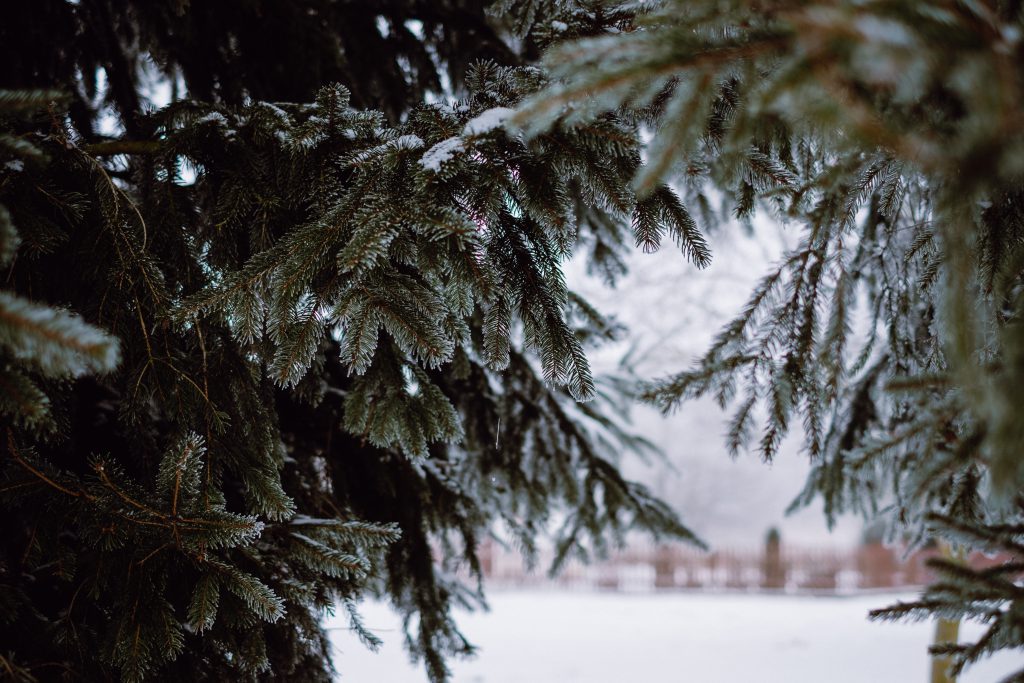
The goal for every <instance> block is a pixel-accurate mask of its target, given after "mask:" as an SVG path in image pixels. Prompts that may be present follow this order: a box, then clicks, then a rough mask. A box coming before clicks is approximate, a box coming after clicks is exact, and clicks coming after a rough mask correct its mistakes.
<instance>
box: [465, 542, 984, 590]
mask: <svg viewBox="0 0 1024 683" xmlns="http://www.w3.org/2000/svg"><path fill="white" fill-rule="evenodd" d="M937 553H938V551H937V550H936V549H925V550H919V551H917V552H914V553H912V554H911V555H909V556H907V557H904V555H905V553H904V551H903V550H902V549H900V548H893V547H887V546H884V545H882V544H880V543H873V544H867V545H862V546H859V547H857V548H854V549H851V550H836V549H831V548H817V549H816V548H806V547H797V546H789V545H783V544H781V543H779V542H778V541H775V542H771V541H770V542H769V543H767V544H765V546H764V547H762V548H755V549H750V548H746V549H742V548H725V549H719V550H714V551H709V552H704V551H700V550H696V549H694V548H690V547H687V546H675V545H659V546H653V545H631V546H629V547H627V548H626V549H624V550H622V551H621V552H618V553H615V554H613V555H611V556H610V557H608V558H607V559H606V560H602V561H596V562H592V563H583V562H580V561H576V560H571V561H569V562H568V563H566V564H565V566H564V567H563V569H562V570H561V571H560V572H559V573H558V574H557V575H556V576H554V577H550V576H548V574H547V573H546V571H545V569H546V567H547V566H549V565H550V562H551V559H552V553H550V552H547V553H544V552H542V553H540V556H539V557H538V561H537V563H536V566H537V569H536V570H534V571H528V570H527V569H526V568H525V567H524V564H523V559H522V557H521V556H520V555H519V554H517V553H515V552H514V551H510V550H507V549H505V548H503V547H502V546H500V545H498V544H496V543H493V542H488V543H487V544H485V545H484V546H483V547H482V548H481V561H482V566H483V570H484V575H485V577H486V578H487V582H488V584H490V585H491V586H502V587H528V586H532V587H540V586H552V587H560V588H562V589H567V590H588V589H598V590H609V591H654V590H658V591H665V590H695V591H757V592H786V593H813V594H848V593H856V592H861V591H871V590H892V589H904V588H906V589H909V588H917V587H920V586H923V585H925V584H927V583H928V582H929V581H931V579H932V573H931V571H930V570H929V568H928V567H927V566H925V561H926V560H927V559H928V558H929V557H933V556H935V555H936V554H937ZM999 559H1000V558H989V557H986V556H984V555H980V554H977V555H973V556H971V558H969V562H970V563H971V564H972V565H974V566H989V565H992V564H995V563H996V562H997V561H999Z"/></svg>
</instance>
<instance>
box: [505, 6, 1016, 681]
mask: <svg viewBox="0 0 1024 683" xmlns="http://www.w3.org/2000/svg"><path fill="white" fill-rule="evenodd" d="M649 9H650V11H649V12H647V13H646V14H645V15H644V16H643V17H641V18H640V19H639V20H638V21H637V24H636V26H635V28H633V29H632V30H627V31H626V32H624V33H621V34H620V33H615V34H612V35H605V36H591V37H587V38H584V39H581V40H578V41H574V42H569V43H563V44H560V45H558V46H557V47H556V48H555V49H554V50H553V51H552V52H551V53H550V54H549V55H548V56H547V58H546V60H545V64H546V66H547V67H548V69H549V71H550V73H551V74H552V75H553V76H554V77H555V78H556V79H557V80H556V81H555V82H554V83H553V84H552V85H551V86H550V87H549V88H547V89H545V90H544V91H542V92H541V93H539V94H537V95H536V96H534V97H533V98H532V99H531V101H530V102H529V103H528V105H527V106H526V107H525V108H524V109H523V110H522V111H521V112H520V113H518V114H517V116H516V118H515V122H516V123H518V124H519V125H521V126H523V127H524V128H526V130H528V131H530V132H534V133H536V132H538V131H543V130H546V129H547V127H548V126H549V125H551V124H552V123H556V122H557V125H559V126H564V125H568V124H573V123H576V122H582V121H589V120H594V119H595V117H597V118H600V116H601V115H602V114H601V112H605V111H615V112H616V115H617V116H619V117H623V118H628V117H632V118H633V119H634V120H636V121H637V122H639V123H641V124H643V125H645V126H647V127H649V128H650V129H651V130H652V131H653V136H654V137H653V140H652V142H651V145H650V148H649V150H648V152H647V163H646V164H645V166H644V167H643V168H642V169H641V170H639V171H638V173H637V174H636V176H635V177H634V179H633V186H634V187H635V188H636V190H637V192H638V193H639V194H640V196H641V197H644V196H651V195H652V193H655V192H657V190H656V189H655V188H657V187H660V185H659V184H660V183H663V182H664V181H665V179H666V178H669V177H674V178H680V179H681V181H682V184H683V187H685V188H686V193H685V195H684V198H685V201H686V204H687V205H688V206H691V207H711V206H712V201H713V200H716V199H720V200H721V205H722V207H723V208H722V210H721V211H720V212H718V211H711V210H708V211H697V212H695V215H697V216H698V217H699V218H701V219H702V220H703V224H702V225H701V227H702V229H704V230H710V229H713V227H714V224H715V221H716V220H718V219H719V217H720V216H721V214H723V213H730V212H731V213H732V214H733V215H734V216H735V217H737V218H739V219H740V220H749V218H750V217H751V216H752V214H753V213H754V211H755V210H761V211H764V212H767V213H768V214H769V215H771V216H774V217H776V218H779V219H782V220H784V221H787V222H789V223H791V224H793V225H794V226H795V227H794V229H796V230H798V231H799V235H800V241H799V246H797V247H796V248H795V249H794V250H793V251H791V252H790V253H788V254H786V256H785V258H784V259H783V261H782V262H781V263H780V264H779V265H778V266H777V267H776V268H775V269H773V270H772V271H771V272H770V273H768V274H767V275H766V276H765V277H764V279H763V280H762V281H761V282H760V284H759V285H758V286H757V287H756V289H755V291H754V292H753V293H752V295H751V297H750V299H749V301H748V303H747V305H746V307H745V308H744V309H743V311H742V312H741V313H740V315H739V316H738V317H736V318H735V320H733V321H732V322H731V323H730V324H728V325H727V326H726V327H725V328H724V329H723V330H722V331H721V332H720V333H719V335H718V336H717V338H716V339H715V341H714V343H713V344H712V346H711V347H710V348H709V349H708V351H707V352H706V353H705V355H704V356H703V357H702V358H701V359H700V360H699V361H698V362H697V364H696V366H695V367H694V368H693V369H691V370H687V371H684V372H681V373H679V374H676V375H674V376H671V377H668V378H666V379H665V380H664V381H661V382H658V383H656V384H653V385H652V386H650V387H649V388H648V391H647V392H646V396H647V398H648V399H650V400H651V401H653V402H655V403H657V404H658V405H660V406H662V407H663V408H664V409H665V410H671V409H673V408H675V407H677V406H678V405H679V403H680V402H682V401H685V400H687V399H692V398H695V397H699V396H705V395H708V396H714V397H715V398H716V399H717V400H718V401H719V402H720V403H721V404H722V405H723V406H725V405H727V404H732V405H734V406H736V407H735V413H734V417H733V419H732V423H731V428H730V430H729V435H728V446H729V449H730V451H731V452H733V453H734V454H735V453H736V452H737V451H738V450H740V449H741V448H743V447H744V446H745V445H747V444H749V443H751V442H756V446H755V447H756V449H757V450H758V451H759V452H760V454H761V455H762V457H763V458H764V459H765V460H771V459H772V458H773V457H775V455H776V453H777V450H778V447H779V444H780V441H781V439H782V438H783V437H784V436H785V434H786V433H787V432H789V431H791V430H792V429H793V428H794V426H795V425H799V426H800V427H802V430H801V431H802V433H803V438H804V441H803V443H804V450H805V451H806V452H807V454H808V455H809V457H810V458H811V462H812V464H813V470H812V473H811V475H810V478H809V480H808V482H807V486H806V490H805V492H804V494H802V495H801V496H800V497H799V499H798V500H797V501H795V502H794V506H801V505H805V504H807V503H809V502H810V501H812V500H814V499H816V498H819V497H820V498H821V499H822V500H823V501H824V507H825V512H826V515H827V517H828V519H829V521H830V522H831V521H832V520H834V518H835V516H836V515H838V514H840V513H843V512H849V511H854V512H860V513H863V514H866V515H868V516H875V515H882V516H884V517H886V518H888V519H889V520H890V522H891V526H890V530H891V534H892V535H893V536H896V535H900V534H904V533H909V534H910V536H911V538H912V539H913V540H914V541H915V543H924V542H927V541H929V540H932V539H940V540H942V541H944V542H948V543H951V544H953V545H954V547H956V548H958V549H959V550H958V552H959V554H961V555H962V554H963V553H964V552H966V551H968V550H984V551H996V552H1001V553H1004V554H1005V555H1004V556H1005V557H1007V558H1009V559H1007V560H1006V561H1005V563H1003V564H1001V565H1000V566H998V567H996V568H994V569H990V570H984V571H976V570H972V569H970V568H968V567H966V566H964V565H963V564H962V563H960V562H957V561H955V560H936V561H935V563H934V566H935V568H936V570H937V571H938V573H939V575H940V577H941V579H940V581H939V582H938V583H936V584H935V585H933V586H932V587H930V588H929V589H928V590H927V591H926V593H925V594H924V595H923V597H922V598H921V599H920V600H919V601H917V602H915V603H913V604H908V605H899V606H896V607H893V608H892V609H889V610H880V611H878V612H877V613H876V616H877V617H880V618H900V617H903V616H907V615H909V616H926V615H936V616H940V617H951V618H960V617H971V618H975V619H978V620H980V621H982V622H984V623H986V624H987V625H988V629H987V631H986V632H985V635H984V636H983V637H982V638H981V640H980V641H978V642H977V643H974V644H969V645H956V644H949V645H946V646H939V647H938V651H939V652H940V653H945V654H951V655H953V661H954V669H955V670H956V671H959V670H960V669H961V668H962V667H963V666H965V665H966V664H969V663H971V662H973V661H975V660H976V659H978V658H979V657H981V656H984V655H986V654H988V653H990V652H992V651H994V650H998V649H1003V648H1017V649H1020V648H1022V647H1024V593H1022V589H1021V586H1020V578H1021V575H1022V568H1024V567H1022V564H1021V560H1022V555H1021V551H1022V546H1021V541H1022V531H1024V458H1022V457H1021V444H1022V443H1024V440H1022V436H1024V433H1022V431H1021V425H1022V424H1024V422H1022V420H1021V405H1022V401H1021V394H1020V392H1021V389H1020V387H1022V386H1024V375H1022V372H1024V366H1022V364H1021V362H1020V361H1021V358H1022V353H1024V338H1022V336H1021V333H1020V330H1021V324H1022V322H1021V321H1022V315H1024V298H1022V293H1024V287H1022V285H1024V278H1022V270H1021V264H1022V262H1024V261H1022V258H1024V242H1022V232H1021V225H1022V222H1021V221H1022V216H1024V213H1022V211H1021V200H1022V194H1021V192H1022V185H1021V179H1022V172H1024V167H1022V165H1021V161H1020V160H1021V159H1024V134H1022V131H1024V128H1022V127H1021V121H1022V113H1024V108H1022V105H1021V103H1022V101H1024V100H1022V97H1024V70H1022V69H1021V64H1024V45H1022V42H1021V40H1022V35H1024V34H1022V30H1024V14H1022V8H1021V4H1020V3H1019V2H1012V1H1007V2H991V3H986V2H945V1H943V0H922V1H920V2H891V1H888V0H868V1H866V2H787V1H786V0H782V1H780V2H770V3H747V2H724V3H723V2H717V1H715V2H689V1H688V2H683V1H682V0H677V1H669V2H663V3H657V4H656V5H654V6H651V7H650V8H649ZM861 331H864V332H865V334H863V335H862V334H859V332H861ZM1021 679H1024V671H1021V672H1019V673H1018V674H1016V675H1015V677H1013V680H1021Z"/></svg>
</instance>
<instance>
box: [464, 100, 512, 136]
mask: <svg viewBox="0 0 1024 683" xmlns="http://www.w3.org/2000/svg"><path fill="white" fill-rule="evenodd" d="M513 114H515V110H513V109H509V108H508V107H493V108H492V109H488V110H487V111H485V112H482V113H480V114H477V115H476V116H474V117H473V118H471V119H470V120H469V121H468V122H467V123H466V127H465V128H463V129H462V134H463V135H483V134H484V133H489V132H491V131H492V130H494V129H495V128H500V127H501V126H502V125H504V123H505V121H506V120H508V119H509V118H510V117H511V116H512V115H513Z"/></svg>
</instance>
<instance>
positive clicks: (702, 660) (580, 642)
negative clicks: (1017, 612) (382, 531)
mask: <svg viewBox="0 0 1024 683" xmlns="http://www.w3.org/2000/svg"><path fill="white" fill-rule="evenodd" d="M899 597H900V596H890V595H872V596H867V597H863V596H862V597H856V598H814V597H797V596H766V595H734V594H728V595H707V594H699V595H697V594H678V593H675V594H669V595H666V594H645V595H637V594H622V593H616V594H612V593H561V592H543V591H530V592H510V591H506V592H492V594H491V595H490V598H489V599H490V604H491V612H490V613H485V614H469V615H465V614H463V615H460V617H461V618H460V624H461V625H462V626H463V632H464V633H465V634H466V635H467V637H468V638H469V639H470V640H471V641H472V642H474V643H475V644H477V645H478V646H479V647H480V654H479V655H478V656H477V657H476V658H475V659H472V660H468V661H460V662H455V663H453V666H452V672H453V674H454V675H453V679H454V681H455V683H563V682H565V683H568V682H571V681H581V682H582V681H586V682H587V683H613V682H614V683H621V682H623V681H625V682H627V683H649V682H655V681H680V682H683V681H685V682H687V683H733V682H746V681H757V682H758V683H805V682H806V683H818V682H828V683H890V682H891V683H915V682H920V683H926V682H927V680H928V666H929V665H928V658H927V654H926V648H927V645H928V643H929V641H930V639H931V633H932V628H933V627H932V624H930V623H923V624H879V623H870V622H868V621H867V619H866V614H867V611H868V610H869V609H871V608H874V607H882V606H885V605H887V604H890V602H891V601H894V600H895V599H898V598H899ZM903 597H906V598H909V597H911V596H903ZM362 613H363V615H364V616H365V618H366V624H367V625H368V626H370V627H372V628H373V629H374V630H375V632H376V633H377V634H378V635H379V636H381V637H382V638H383V639H384V641H385V643H384V647H383V648H382V649H381V651H380V652H379V653H378V654H373V653H371V652H369V651H367V650H366V649H365V648H364V647H363V646H362V645H360V643H359V642H358V641H357V640H356V639H355V638H354V636H352V634H351V633H350V632H349V631H348V628H347V624H346V623H345V622H344V621H342V620H341V619H332V620H330V622H329V624H328V625H329V626H330V627H332V628H334V629H335V630H333V631H332V639H333V642H334V645H335V656H336V660H335V661H336V663H337V666H338V669H339V671H341V673H342V678H341V680H342V681H345V682H349V683H378V682H384V683H423V682H424V681H426V680H427V679H426V675H425V674H424V673H423V671H422V669H421V668H419V667H417V666H413V665H411V664H409V662H408V659H407V657H406V656H405V654H404V652H403V650H402V646H401V641H402V635H401V630H400V628H401V627H400V622H399V620H398V619H397V618H396V617H395V616H394V615H393V614H392V613H391V612H390V611H389V609H388V608H387V607H386V606H384V605H381V604H374V603H368V604H366V605H364V606H363V608H362ZM979 632H980V628H979V627H978V626H977V625H971V624H968V625H967V626H966V628H963V629H962V632H961V633H962V637H967V638H970V637H973V636H976V635H977V634H978V633H979ZM1022 666H1024V653H1020V652H1016V653H1001V656H999V657H996V658H993V659H991V660H988V661H984V662H982V663H980V664H978V665H977V666H975V667H974V668H973V669H970V670H968V672H967V673H966V674H965V675H964V676H963V677H962V678H961V679H960V683H995V682H996V681H998V680H1000V678H1001V677H1002V676H1003V675H1005V674H1007V673H1010V672H1011V671H1014V670H1016V669H1017V668H1020V667H1022Z"/></svg>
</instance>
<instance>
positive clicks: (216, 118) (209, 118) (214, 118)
mask: <svg viewBox="0 0 1024 683" xmlns="http://www.w3.org/2000/svg"><path fill="white" fill-rule="evenodd" d="M196 123H198V124H202V123H216V124H217V125H218V126H227V125H228V120H227V118H225V117H224V115H223V114H221V113H220V112H216V111H211V112H210V113H209V114H207V115H205V116H202V117H200V118H199V119H197V120H196Z"/></svg>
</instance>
